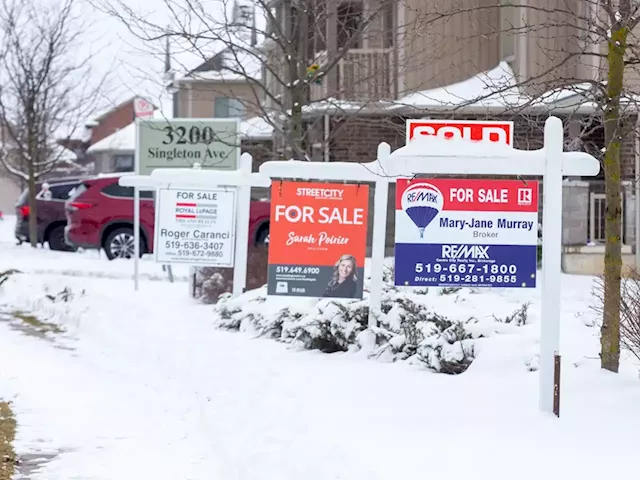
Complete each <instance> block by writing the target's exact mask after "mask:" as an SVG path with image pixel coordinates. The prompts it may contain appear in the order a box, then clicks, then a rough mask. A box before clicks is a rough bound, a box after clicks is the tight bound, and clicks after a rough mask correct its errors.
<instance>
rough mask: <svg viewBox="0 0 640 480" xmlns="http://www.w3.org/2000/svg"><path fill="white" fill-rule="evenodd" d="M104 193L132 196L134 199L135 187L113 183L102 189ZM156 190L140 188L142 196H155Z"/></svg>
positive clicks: (123, 196)
mask: <svg viewBox="0 0 640 480" xmlns="http://www.w3.org/2000/svg"><path fill="white" fill-rule="evenodd" d="M102 193H103V194H105V195H107V196H109V197H117V198H130V199H132V200H133V187H123V186H121V185H119V184H118V183H112V184H111V185H107V186H106V187H104V188H103V189H102ZM153 197H154V192H152V191H149V190H140V198H153Z"/></svg>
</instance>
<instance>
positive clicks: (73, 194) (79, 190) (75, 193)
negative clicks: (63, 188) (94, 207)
mask: <svg viewBox="0 0 640 480" xmlns="http://www.w3.org/2000/svg"><path fill="white" fill-rule="evenodd" d="M87 190H88V188H87V185H86V184H85V183H84V182H83V183H81V184H80V185H78V186H77V187H75V188H72V189H71V191H70V192H69V198H68V199H67V201H73V200H75V199H76V198H78V197H79V196H80V195H82V194H83V193H84V192H86V191H87Z"/></svg>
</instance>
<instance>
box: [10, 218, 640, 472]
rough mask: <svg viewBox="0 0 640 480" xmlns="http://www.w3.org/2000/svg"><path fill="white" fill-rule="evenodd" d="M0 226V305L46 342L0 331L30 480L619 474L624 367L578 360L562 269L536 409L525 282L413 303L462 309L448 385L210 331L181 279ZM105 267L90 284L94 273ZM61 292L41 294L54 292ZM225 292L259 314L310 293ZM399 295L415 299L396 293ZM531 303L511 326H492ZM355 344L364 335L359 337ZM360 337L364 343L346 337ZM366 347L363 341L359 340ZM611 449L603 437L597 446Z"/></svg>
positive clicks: (628, 435) (535, 313) (579, 328)
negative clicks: (558, 374)
mask: <svg viewBox="0 0 640 480" xmlns="http://www.w3.org/2000/svg"><path fill="white" fill-rule="evenodd" d="M12 227H13V219H12V218H11V217H7V219H6V220H5V221H4V222H0V272H1V271H4V270H6V269H7V268H19V269H21V270H22V271H23V272H25V273H24V274H21V275H14V276H13V277H11V278H10V280H9V281H7V282H6V283H5V284H4V285H3V286H2V287H0V310H2V311H4V312H15V311H17V310H21V311H26V312H29V311H33V312H35V313H36V314H37V315H38V316H39V318H40V319H43V320H46V321H48V322H53V323H56V324H59V325H61V326H63V327H64V328H65V330H66V331H65V333H63V334H48V335H45V336H42V335H41V336H37V335H34V334H28V333H25V332H27V331H26V330H20V329H18V328H17V325H16V322H15V321H14V322H7V321H3V320H0V365H2V369H0V398H3V399H6V400H11V401H12V402H13V404H12V407H13V409H14V411H15V413H16V416H17V420H18V427H19V429H18V438H17V439H16V443H15V447H16V449H17V451H18V453H19V454H20V455H22V456H23V458H24V459H26V460H25V462H24V463H25V465H24V466H23V467H22V468H28V467H29V466H30V460H29V456H32V457H33V456H35V457H42V458H43V460H42V462H41V464H40V466H39V468H37V469H36V468H34V469H32V471H31V473H30V474H29V477H28V478H30V479H31V480H69V479H74V478H77V479H80V478H82V479H89V478H90V479H93V480H134V479H143V478H153V479H154V480H165V479H166V480H175V479H184V480H208V479H212V478H215V479H231V478H233V479H236V480H256V479H264V480H267V479H268V480H271V479H273V480H276V479H277V480H299V479H301V478H304V479H308V480H327V479H338V478H343V479H349V480H383V479H384V480H390V479H401V478H417V477H419V476H424V475H425V473H426V474H428V475H429V476H432V477H434V478H452V479H456V480H457V479H465V478H492V479H494V480H502V479H511V478H513V475H514V472H517V475H518V477H519V478H521V479H524V480H529V479H539V478H545V477H546V478H568V477H572V478H579V479H581V480H591V479H593V480H595V479H599V478H604V477H605V476H606V477H607V478H609V477H615V476H618V475H619V476H622V475H627V474H628V472H631V471H633V468H634V467H635V463H634V460H635V454H636V450H637V449H636V447H635V444H636V442H635V439H636V437H637V430H638V427H640V411H639V410H638V408H637V405H638V404H639V402H640V382H639V380H638V378H637V371H638V365H635V364H633V363H632V362H631V361H630V360H629V359H628V358H627V357H625V358H624V359H623V363H622V372H621V373H620V374H619V375H614V374H611V373H608V372H603V371H601V370H600V369H599V368H598V355H597V352H598V343H599V341H598V328H597V322H596V320H597V319H596V318H595V314H594V313H593V312H592V311H591V310H590V308H589V305H590V303H591V296H590V290H591V286H592V285H593V278H591V277H586V276H585V277H575V276H569V275H564V276H563V279H562V280H563V304H562V315H563V316H562V331H561V339H562V345H561V348H562V354H563V357H562V358H563V370H562V372H563V384H562V415H561V418H560V419H556V418H553V417H550V416H546V415H542V414H540V413H538V411H537V380H538V379H537V374H536V373H535V372H531V371H529V369H532V368H535V365H536V352H537V350H538V334H539V327H540V325H539V322H540V313H539V306H540V298H539V296H540V291H539V289H536V290H534V291H522V290H507V289H505V290H499V289H495V290H491V291H484V290H483V291H482V292H477V293H472V292H460V293H459V294H452V295H440V294H438V293H437V292H436V291H435V290H434V291H430V292H429V293H428V294H427V295H424V301H426V302H428V304H429V306H430V308H432V309H434V310H436V311H439V312H441V313H442V314H444V315H447V316H449V317H452V318H460V319H465V318H467V316H474V317H476V318H477V319H478V320H479V322H478V325H479V327H478V328H480V330H481V333H483V334H484V335H485V336H486V337H485V338H480V339H478V340H477V348H478V349H477V353H478V356H477V358H476V360H475V362H474V363H473V364H472V366H471V368H470V369H469V370H468V371H467V372H466V373H464V374H462V375H460V376H448V375H438V374H433V373H429V372H428V371H426V370H425V369H424V368H421V367H420V366H418V365H410V364H408V363H406V362H399V363H386V362H383V361H376V360H371V359H368V358H367V356H366V355H365V354H364V352H355V353H351V352H350V353H338V354H332V355H327V354H321V353H318V352H313V351H300V350H298V349H295V348H291V347H288V346H287V345H286V344H283V343H279V342H274V341H272V340H268V339H261V338H255V333H254V334H253V335H252V334H251V332H250V331H245V332H241V333H231V332H227V331H222V330H219V329H216V328H214V324H215V323H216V322H217V320H219V319H217V318H216V315H215V313H214V310H213V309H212V307H211V306H206V305H202V304H199V303H197V302H196V301H194V300H192V299H190V298H189V297H188V296H187V293H186V290H187V284H186V282H183V281H180V282H176V283H175V284H171V283H169V282H167V281H161V280H162V278H161V269H160V266H158V265H155V264H153V263H151V262H147V261H143V262H142V264H143V265H142V270H143V271H144V272H145V273H146V274H151V273H154V272H155V273H157V278H155V279H154V280H155V281H152V280H150V277H145V279H144V280H143V281H142V282H141V286H140V291H139V292H134V291H133V288H132V282H130V281H128V275H129V274H130V272H131V265H130V264H129V263H127V262H122V263H112V262H107V261H106V260H104V259H100V258H98V257H97V255H94V254H90V253H81V254H73V253H68V254H63V253H53V252H50V251H48V250H46V249H37V250H34V249H31V248H30V247H26V246H20V247H18V246H16V245H14V244H13V238H12V232H11V229H12ZM99 271H103V272H109V275H104V276H102V277H98V276H97V275H95V274H96V273H97V272H99ZM65 287H66V288H68V289H70V290H71V291H72V292H73V294H74V296H73V298H71V299H70V300H69V301H67V302H64V301H62V300H60V299H58V300H57V301H51V300H49V299H48V298H46V295H47V294H49V295H53V296H55V294H56V293H58V292H61V291H62V290H63V289H65ZM262 293H263V292H261V291H257V292H256V291H254V292H249V293H247V294H245V296H244V298H238V299H236V300H234V302H236V303H237V304H239V305H241V306H243V307H244V308H246V310H247V312H249V311H254V312H255V311H260V312H262V313H263V314H264V315H271V313H272V312H277V311H278V310H279V309H281V308H284V307H287V306H289V307H291V308H292V309H307V311H310V310H311V309H312V308H313V302H312V301H311V300H300V299H293V300H287V299H273V298H270V299H267V300H266V301H265V302H263V303H262V304H261V306H258V305H257V303H256V302H251V301H250V300H251V299H254V300H255V298H257V297H258V296H260V295H261V294H262ZM410 295H412V296H413V297H412V298H416V299H419V298H420V295H417V294H416V293H415V292H414V293H412V294H410ZM527 301H530V302H532V304H531V307H530V310H529V312H530V313H529V316H530V323H528V324H526V325H524V326H521V327H517V326H514V325H504V324H500V325H499V322H495V321H494V320H492V316H493V315H494V314H495V315H496V316H503V315H505V314H506V313H507V312H511V311H513V310H514V309H515V308H518V307H519V306H520V305H521V304H522V303H523V302H527ZM369 340H370V339H369ZM363 343H366V342H363ZM369 343H370V342H369ZM602 439H615V441H601V440H602Z"/></svg>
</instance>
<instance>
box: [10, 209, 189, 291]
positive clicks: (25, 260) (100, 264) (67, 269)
mask: <svg viewBox="0 0 640 480" xmlns="http://www.w3.org/2000/svg"><path fill="white" fill-rule="evenodd" d="M14 226H15V216H14V215H6V214H5V219H4V221H0V245H1V248H2V250H1V253H0V269H1V268H3V267H4V268H8V267H10V268H19V269H20V270H21V271H22V272H25V273H33V274H37V275H39V274H48V273H54V274H58V275H71V276H83V277H101V278H113V279H133V263H132V262H129V261H127V260H113V261H109V260H107V257H106V255H105V254H104V252H101V251H100V252H99V251H97V250H86V251H81V252H77V253H72V252H53V251H51V250H49V247H48V246H45V247H44V248H42V247H38V248H37V249H34V248H32V247H31V246H30V245H28V244H26V243H23V244H22V245H17V241H16V239H15V237H14V234H13V229H14ZM188 273H189V267H188V266H185V265H173V274H174V281H176V282H186V281H187V279H188V278H187V277H188ZM140 278H141V279H147V280H162V281H166V280H167V278H168V277H167V274H166V273H165V272H163V271H162V265H159V264H157V263H155V262H154V260H153V256H152V255H145V256H144V257H142V259H141V260H140ZM132 281H133V280H132ZM184 288H185V290H186V288H187V287H184Z"/></svg>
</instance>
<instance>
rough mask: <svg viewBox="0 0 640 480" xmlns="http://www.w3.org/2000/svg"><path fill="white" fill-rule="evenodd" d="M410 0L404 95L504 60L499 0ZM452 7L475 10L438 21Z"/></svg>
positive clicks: (403, 61) (403, 59) (402, 36)
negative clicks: (499, 32)
mask: <svg viewBox="0 0 640 480" xmlns="http://www.w3.org/2000/svg"><path fill="white" fill-rule="evenodd" d="M404 4H405V6H404V9H403V10H404V12H403V14H404V17H405V23H404V25H405V27H406V28H402V29H401V32H400V33H399V36H400V38H399V42H401V44H402V47H401V52H402V54H401V58H400V60H399V66H398V70H399V72H398V73H399V78H400V80H401V81H400V85H399V95H400V96H402V95H403V94H407V93H411V92H413V91H420V90H427V89H431V88H437V87H440V86H444V85H451V84H452V83H456V82H459V81H462V80H465V79H467V78H469V77H472V76H473V75H475V74H476V73H478V72H481V71H485V70H489V69H491V68H493V67H495V66H496V65H497V64H498V63H499V62H500V38H499V36H498V35H497V34H496V32H498V31H499V24H500V16H499V9H498V8H497V0H458V1H456V2H451V1H450V0H406V1H405V2H404ZM491 6H496V8H489V7H491ZM452 8H453V9H454V10H459V9H471V11H466V12H463V13H457V14H453V15H450V16H446V17H445V18H443V19H437V20H436V16H437V14H443V13H446V12H448V11H451V10H452ZM474 8H476V9H477V10H475V11H474V10H473V9H474Z"/></svg>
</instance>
